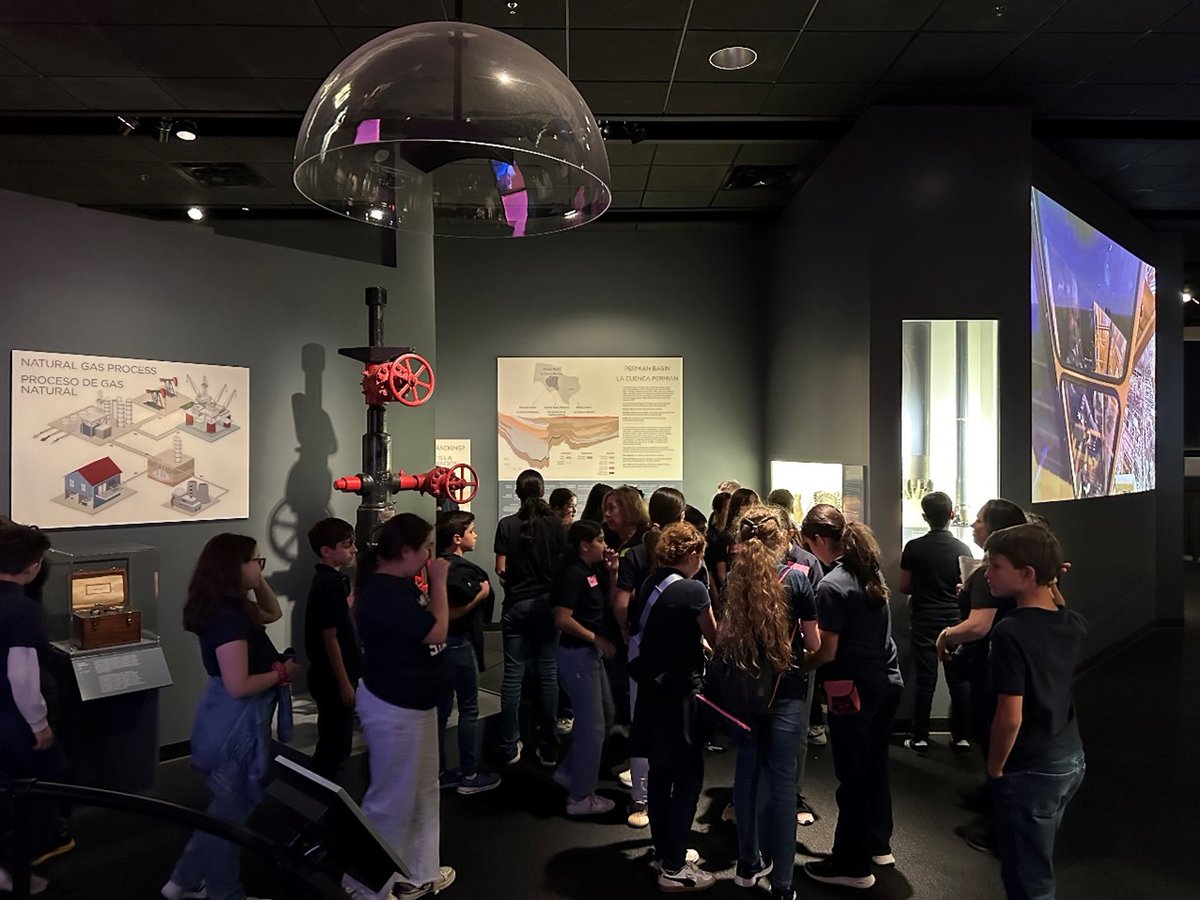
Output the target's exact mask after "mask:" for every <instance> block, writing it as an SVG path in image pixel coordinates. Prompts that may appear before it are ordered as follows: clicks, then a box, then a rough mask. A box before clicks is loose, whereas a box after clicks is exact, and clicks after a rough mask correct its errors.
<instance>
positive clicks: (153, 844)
mask: <svg viewBox="0 0 1200 900" xmlns="http://www.w3.org/2000/svg"><path fill="white" fill-rule="evenodd" d="M1188 613H1189V616H1188V623H1189V624H1188V625H1187V627H1184V628H1163V629H1156V630H1154V631H1151V632H1150V633H1148V634H1146V635H1145V636H1143V637H1142V638H1140V639H1138V640H1137V641H1135V642H1132V643H1131V644H1130V645H1129V646H1127V647H1125V648H1123V649H1121V650H1120V651H1119V652H1117V653H1115V654H1114V655H1113V656H1111V657H1110V658H1108V659H1107V660H1106V661H1105V662H1103V663H1102V664H1100V665H1098V666H1096V667H1094V668H1093V669H1091V670H1090V671H1088V672H1086V673H1085V674H1083V675H1082V676H1081V677H1080V678H1079V679H1078V681H1077V683H1076V687H1075V693H1076V698H1077V704H1078V709H1079V717H1080V722H1081V726H1082V730H1083V735H1084V742H1085V745H1086V751H1087V756H1088V773H1087V779H1086V781H1085V783H1084V786H1083V788H1082V790H1081V791H1080V793H1079V795H1078V796H1077V797H1076V799H1075V800H1074V802H1073V803H1072V805H1071V807H1070V809H1069V810H1068V814H1067V818H1066V822H1065V824H1064V827H1063V830H1062V833H1061V837H1060V842H1059V849H1058V853H1057V861H1058V874H1059V883H1060V890H1059V896H1060V897H1061V898H1089V900H1090V898H1107V897H1145V898H1176V897H1178V898H1194V897H1200V870H1198V869H1196V868H1193V866H1195V865H1196V856H1194V855H1193V854H1195V853H1196V847H1197V838H1198V837H1200V825H1198V824H1197V822H1198V820H1200V779H1198V778H1197V776H1196V760H1197V757H1198V751H1200V570H1196V571H1192V572H1190V573H1189V610H1188ZM611 750H612V752H611V754H610V756H611V760H610V761H611V762H612V763H616V762H619V759H620V757H621V756H622V747H621V746H620V741H619V739H618V740H615V741H614V742H613V746H612V748H611ZM732 767H733V756H732V754H731V753H723V754H710V755H709V756H708V757H707V772H706V784H705V791H704V795H703V797H702V800H701V805H700V809H699V813H698V818H697V823H696V826H695V834H694V841H693V844H692V845H693V846H694V847H696V848H697V849H698V850H699V851H700V853H701V855H702V857H703V858H704V866H705V868H708V869H710V870H711V871H714V872H718V873H721V874H723V875H724V876H726V877H725V878H723V879H722V880H721V881H720V882H719V883H718V885H717V886H716V888H715V889H714V890H712V891H711V892H709V893H708V896H710V897H713V898H718V897H734V896H739V895H740V896H751V895H748V894H745V893H742V889H739V888H737V887H736V886H735V885H734V884H733V882H732V880H730V879H729V876H731V874H732V872H731V867H732V865H733V862H734V857H735V853H736V839H735V836H734V830H733V826H732V825H729V824H725V823H722V822H721V821H720V811H721V809H722V808H723V807H724V805H725V803H726V802H727V801H728V799H729V795H730V790H729V786H730V784H731V780H732ZM980 772H981V764H980V762H979V760H978V759H977V758H976V757H975V756H974V755H971V756H961V755H958V754H955V753H953V752H952V751H951V750H950V749H949V748H948V747H947V746H946V745H945V743H944V738H940V739H935V742H934V747H933V748H932V749H931V751H930V752H929V753H928V754H927V755H926V756H923V757H917V756H915V755H913V754H912V753H911V752H909V751H906V750H905V749H904V748H903V747H900V746H895V747H893V749H892V781H893V796H894V803H895V814H896V834H895V839H894V843H893V848H894V850H895V854H896V856H897V859H898V864H897V866H896V868H895V869H894V870H881V871H879V872H878V881H877V883H876V886H875V887H874V888H873V889H871V890H870V891H867V892H862V893H863V895H864V896H870V897H875V898H887V900H900V898H907V897H922V898H949V897H970V898H971V900H990V898H999V897H1002V896H1003V891H1002V890H1001V886H1000V880H999V869H998V864H997V862H996V860H995V859H993V858H991V857H990V856H987V855H985V854H981V853H979V852H976V851H974V850H971V849H969V848H968V847H967V846H966V845H965V844H964V843H962V842H961V841H960V840H959V839H958V838H957V837H956V836H955V835H954V827H955V826H956V825H958V824H960V823H963V822H966V821H968V820H969V819H970V814H969V813H967V812H966V811H965V810H963V809H962V808H960V806H959V803H958V793H959V791H960V790H961V789H964V788H969V787H970V786H972V785H974V784H976V783H977V782H978V781H979V779H980V777H981V775H980ZM809 773H810V774H809V777H808V787H807V789H806V793H807V794H808V795H809V797H810V799H811V802H812V804H813V805H814V807H816V808H817V811H818V813H820V814H821V818H820V820H819V821H818V822H817V823H816V824H815V825H812V826H811V827H808V828H801V829H799V830H798V835H797V840H798V844H797V852H798V859H799V861H803V860H805V859H810V858H814V857H816V856H819V855H820V854H821V853H823V852H827V851H828V849H829V847H830V844H831V841H832V835H833V826H834V819H835V807H834V800H833V791H834V787H835V782H834V778H833V772H832V765H831V760H830V758H829V754H828V752H827V751H826V750H825V749H823V748H812V750H811V757H810V767H809ZM503 775H504V783H503V785H502V786H501V787H500V788H499V789H498V790H495V791H492V792H490V793H487V794H481V795H476V796H472V797H460V796H457V795H455V794H453V793H448V794H445V795H444V800H443V806H442V816H443V829H442V834H443V836H442V860H443V862H444V863H445V864H448V865H452V866H454V867H455V868H456V869H457V872H458V879H457V882H456V883H455V884H454V885H453V886H452V887H451V888H449V889H448V890H447V891H446V892H445V896H446V897H447V898H448V900H449V898H454V897H463V898H467V897H472V898H475V897H478V898H486V897H502V898H509V897H511V898H537V897H562V898H579V900H587V898H597V900H599V898H605V900H610V898H612V897H614V896H621V897H647V898H648V897H652V896H657V895H658V893H657V891H656V889H655V886H654V881H653V879H652V877H651V873H650V871H649V869H648V867H647V866H646V854H647V852H648V848H649V834H648V832H647V831H646V830H641V831H637V830H633V829H630V828H629V827H628V826H627V825H626V824H625V821H624V814H623V812H622V810H623V807H624V804H623V796H624V792H623V791H622V790H621V789H620V787H619V785H618V784H617V783H616V781H615V780H611V779H610V780H608V781H606V782H604V783H603V784H602V786H601V792H602V793H605V794H608V795H609V796H611V797H613V798H614V799H617V800H618V801H620V802H619V805H618V809H617V810H615V811H614V812H613V813H612V814H610V815H609V816H607V817H605V818H603V819H601V820H599V821H579V820H570V819H567V818H566V817H565V816H564V815H563V814H562V805H563V795H562V792H561V791H560V790H559V789H558V788H556V787H555V786H554V785H553V784H552V783H551V781H550V779H549V777H548V774H547V770H545V769H542V768H540V767H539V766H537V764H536V763H535V762H534V761H533V760H531V759H530V760H526V761H523V762H522V763H520V764H519V765H518V766H516V767H514V768H513V769H506V770H505V771H504V772H503ZM347 786H348V788H349V789H350V790H351V792H352V793H354V792H357V791H361V788H362V773H361V772H356V773H352V774H351V777H350V778H349V783H348V785H347ZM158 792H159V794H160V795H161V796H163V797H165V798H168V799H172V800H175V801H177V802H180V803H184V804H187V805H192V806H203V804H204V802H205V792H204V788H203V785H202V784H201V783H200V781H199V779H197V778H196V776H195V775H194V774H193V773H192V772H191V771H190V770H189V769H188V766H187V763H186V761H185V760H180V761H175V762H171V763H165V764H163V766H162V767H161V771H160V778H159V788H158ZM74 828H75V831H76V835H77V837H78V839H79V848H78V849H77V850H75V851H74V852H73V853H71V854H69V855H67V856H64V857H63V858H61V859H59V860H55V861H53V862H52V863H50V864H49V865H47V866H46V867H45V868H44V870H43V871H44V873H45V874H46V875H47V876H48V877H49V878H50V879H51V890H50V892H49V893H48V894H47V895H46V896H49V897H64V898H65V897H71V898H76V897H78V898H84V897H89V898H90V897H102V898H109V897H112V898H118V897H119V898H126V897H128V898H153V897H156V896H158V887H159V886H160V885H161V884H162V882H163V881H164V880H165V878H166V876H167V874H168V873H169V871H170V868H171V862H172V860H173V858H174V855H175V854H176V853H177V852H178V851H179V849H180V847H181V846H182V844H183V841H184V840H185V837H186V834H185V832H184V830H183V829H180V828H176V827H173V826H161V825H159V824H157V823H155V822H152V821H149V820H146V819H144V818H140V817H136V816H131V815H126V814H118V813H112V812H106V811H99V810H80V811H78V812H77V813H76V816H75V820H74ZM244 873H245V880H246V886H247V889H248V890H249V891H250V892H251V893H253V894H257V895H259V896H264V897H274V898H276V900H279V898H281V897H284V896H286V894H285V893H284V892H282V891H281V889H280V888H279V883H278V879H277V875H276V873H274V872H273V871H272V870H271V869H270V867H269V866H266V865H264V864H262V863H261V862H260V861H258V860H255V859H252V858H250V857H247V860H246V864H245V868H244ZM796 885H797V888H798V889H799V891H800V896H801V897H814V898H819V897H836V896H847V895H853V892H850V891H848V890H846V889H838V888H830V887H826V886H823V885H817V884H814V883H811V882H807V881H805V880H804V876H803V875H797V880H796ZM754 896H757V895H754ZM763 896H765V895H763Z"/></svg>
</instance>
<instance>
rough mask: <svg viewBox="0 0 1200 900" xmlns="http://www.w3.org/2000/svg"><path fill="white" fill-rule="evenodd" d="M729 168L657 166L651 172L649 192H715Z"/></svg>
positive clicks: (647, 188)
mask: <svg viewBox="0 0 1200 900" xmlns="http://www.w3.org/2000/svg"><path fill="white" fill-rule="evenodd" d="M727 174H729V166H727V165H725V166H663V165H655V166H654V168H652V169H651V170H650V180H649V181H648V182H646V190H647V191H715V190H716V189H717V188H719V187H720V186H721V184H722V182H724V181H725V176H726V175H727Z"/></svg>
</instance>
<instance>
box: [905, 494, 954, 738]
mask: <svg viewBox="0 0 1200 900" xmlns="http://www.w3.org/2000/svg"><path fill="white" fill-rule="evenodd" d="M921 510H922V516H923V518H924V519H925V521H926V522H927V523H928V524H929V532H928V533H927V534H923V535H921V537H919V538H914V539H913V540H911V541H909V542H908V543H907V544H905V545H904V552H903V553H902V554H901V556H900V592H901V593H903V594H908V595H909V601H908V603H909V607H908V608H909V613H910V621H911V644H910V648H911V653H910V655H911V658H912V665H913V671H914V674H915V679H914V680H915V682H916V688H915V692H914V694H913V714H912V734H911V735H910V736H909V738H908V740H907V741H905V744H904V745H905V746H906V747H909V748H911V749H913V750H916V751H917V752H918V753H923V752H925V751H926V750H928V749H929V713H930V709H931V708H932V706H933V694H934V691H935V690H937V666H938V654H937V647H936V646H935V644H936V641H937V636H938V634H939V633H940V632H941V631H942V629H944V628H952V627H954V626H955V625H957V624H958V623H959V622H960V621H961V620H962V618H963V617H962V616H961V615H960V613H959V607H958V584H959V581H960V580H961V576H960V575H959V571H960V570H959V557H961V556H968V557H969V556H970V555H971V550H970V548H969V547H968V546H967V545H966V544H964V543H963V542H962V541H960V540H958V538H956V537H955V536H954V535H952V534H951V533H950V532H949V530H948V526H949V524H950V520H951V519H953V518H954V501H953V500H951V499H950V497H949V496H948V495H947V494H944V493H942V492H941V491H934V492H933V493H930V494H926V495H925V496H924V497H922V498H921ZM946 686H947V687H948V688H949V690H950V741H951V744H952V745H953V746H954V748H955V749H956V750H967V749H969V748H970V742H969V741H968V740H967V736H968V733H969V721H970V719H969V715H970V714H969V712H968V707H969V704H970V702H971V700H970V698H971V688H970V685H969V684H968V683H967V681H966V679H965V678H964V677H963V676H962V675H960V674H958V672H957V671H956V670H954V669H952V668H951V667H950V666H946Z"/></svg>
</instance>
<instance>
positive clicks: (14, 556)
mask: <svg viewBox="0 0 1200 900" xmlns="http://www.w3.org/2000/svg"><path fill="white" fill-rule="evenodd" d="M49 549H50V541H49V540H48V539H47V538H46V536H45V535H44V534H42V532H40V531H38V530H37V529H36V528H30V527H29V526H27V525H18V524H17V523H16V522H11V521H9V520H8V519H5V518H3V517H0V780H3V781H7V780H9V779H13V778H37V779H41V780H43V781H62V780H63V779H62V776H63V771H64V765H63V762H62V757H61V755H60V754H59V751H58V748H57V747H56V746H55V744H54V732H53V731H52V730H51V728H50V722H49V721H48V719H47V711H46V700H45V698H44V697H43V696H42V689H41V671H40V668H39V666H38V647H39V646H40V645H41V644H43V643H44V642H45V635H44V634H43V631H42V614H41V609H40V607H39V606H38V605H37V604H36V603H34V602H33V601H32V600H30V599H29V598H28V597H27V596H26V595H25V586H26V585H28V584H29V583H30V582H32V581H33V580H34V579H36V578H37V576H38V572H39V571H40V570H41V568H42V557H43V556H45V554H46V551H47V550H49ZM32 819H33V821H31V822H22V823H20V825H21V827H22V828H29V829H31V830H32V831H33V841H32V847H33V849H34V852H35V853H38V852H40V851H42V850H44V849H45V848H46V847H47V846H50V845H52V844H54V843H56V842H55V840H54V834H53V831H54V830H55V826H56V823H57V822H58V818H57V815H56V813H55V810H54V805H53V803H47V802H46V801H37V802H35V804H34V806H33V816H32ZM14 824H16V823H10V822H0V835H4V838H3V839H2V840H0V890H3V891H11V890H12V889H13V883H12V864H13V860H12V858H11V856H12V847H11V846H10V844H9V835H10V833H11V828H12V827H13V825H14ZM30 887H31V892H32V893H34V894H40V893H42V892H43V891H45V890H46V879H44V878H42V877H41V876H39V875H34V876H33V877H32V879H31V885H30Z"/></svg>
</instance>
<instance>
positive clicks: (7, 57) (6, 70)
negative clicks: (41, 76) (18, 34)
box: [0, 47, 37, 75]
mask: <svg viewBox="0 0 1200 900" xmlns="http://www.w3.org/2000/svg"><path fill="white" fill-rule="evenodd" d="M36 74H37V73H36V72H34V71H33V69H31V68H29V66H27V65H25V63H23V62H21V61H20V60H19V59H17V58H16V57H15V56H13V55H12V54H11V53H9V52H8V51H7V50H5V49H4V48H2V47H0V75H36Z"/></svg>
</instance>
